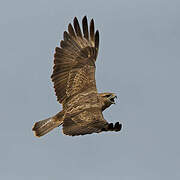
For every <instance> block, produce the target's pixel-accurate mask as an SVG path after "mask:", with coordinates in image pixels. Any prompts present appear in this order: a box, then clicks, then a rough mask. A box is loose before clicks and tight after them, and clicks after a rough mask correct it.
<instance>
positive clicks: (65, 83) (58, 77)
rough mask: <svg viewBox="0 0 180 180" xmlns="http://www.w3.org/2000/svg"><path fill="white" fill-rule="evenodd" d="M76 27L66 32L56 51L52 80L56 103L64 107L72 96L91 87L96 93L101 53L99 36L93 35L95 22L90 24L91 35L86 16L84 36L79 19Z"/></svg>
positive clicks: (69, 28)
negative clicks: (98, 60) (95, 75)
mask: <svg viewBox="0 0 180 180" xmlns="http://www.w3.org/2000/svg"><path fill="white" fill-rule="evenodd" d="M73 25H74V27H73V26H72V25H71V24H69V25H68V32H67V31H64V34H63V40H61V42H60V47H56V49H55V54H54V67H53V74H52V76H51V78H52V81H53V83H54V88H55V93H56V96H57V99H58V101H59V102H60V103H62V104H63V105H64V103H65V102H66V103H67V101H65V100H66V99H68V98H69V97H72V96H73V94H76V93H78V92H81V91H84V90H86V88H89V87H90V86H92V85H93V86H92V87H91V88H92V89H95V90H96V83H95V77H94V74H95V64H94V62H95V60H96V58H97V53H98V47H99V33H98V31H96V34H95V35H94V21H93V20H91V23H90V32H89V31H88V22H87V17H86V16H85V17H84V18H83V20H82V29H83V35H82V32H81V28H80V25H79V22H78V20H77V18H76V17H75V18H74V20H73ZM89 37H90V40H89ZM91 69H92V70H91ZM92 82H93V83H92ZM85 87H86V88H85ZM96 91H97V90H96Z"/></svg>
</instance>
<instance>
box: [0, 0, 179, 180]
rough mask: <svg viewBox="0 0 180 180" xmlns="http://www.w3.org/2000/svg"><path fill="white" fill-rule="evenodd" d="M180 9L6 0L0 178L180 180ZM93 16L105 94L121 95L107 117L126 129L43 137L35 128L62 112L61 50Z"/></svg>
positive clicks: (118, 0) (129, 0)
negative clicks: (57, 62) (56, 82)
mask: <svg viewBox="0 0 180 180" xmlns="http://www.w3.org/2000/svg"><path fill="white" fill-rule="evenodd" d="M179 9H180V1H179V0H171V1H168V0H111V1H103V0H99V1H96V0H91V1H84V0H78V1H70V0H31V1H24V0H16V1H13V0H6V1H5V0H2V1H1V2H0V51H1V53H0V82H1V86H0V87H1V88H0V89H1V93H0V114H1V125H0V142H1V146H0V179H3V180H12V179H13V180H24V179H26V180H32V179H38V180H49V179H53V180H60V179H63V180H70V179H73V180H84V179H85V180H92V179H99V180H109V179H120V180H169V179H173V180H179V179H180V169H179V167H180V143H179V137H180V131H179V127H180V95H179V92H180V80H179V79H180V60H179V59H180V51H179V47H180V33H179V32H180V23H179V19H180V11H179ZM84 15H87V17H88V19H90V18H94V20H95V26H96V27H97V28H98V29H99V31H100V51H99V55H98V60H97V71H96V80H97V87H98V90H99V91H100V92H103V91H112V92H115V93H117V96H118V99H117V100H118V101H117V104H116V105H113V106H111V107H110V108H109V109H108V110H107V111H106V112H105V113H104V116H105V118H106V119H107V120H108V121H110V122H116V121H119V120H120V121H121V122H122V123H123V130H122V131H121V132H120V133H101V134H93V135H87V136H80V137H69V136H64V135H63V134H62V130H61V128H57V129H55V130H54V131H53V132H51V133H50V134H48V135H47V136H45V137H43V138H40V139H38V138H35V137H34V136H33V133H32V131H31V128H32V125H33V123H34V122H35V121H38V120H41V119H45V118H47V117H50V116H52V115H54V114H55V113H57V112H58V111H60V110H61V105H59V104H58V102H57V101H56V97H55V95H54V91H53V86H52V82H51V79H50V76H51V73H52V65H53V53H54V48H55V47H56V46H57V45H59V42H60V40H61V39H62V34H63V31H64V30H66V29H67V25H68V23H69V22H72V19H73V18H74V16H77V17H78V19H80V20H81V19H82V18H83V16H84Z"/></svg>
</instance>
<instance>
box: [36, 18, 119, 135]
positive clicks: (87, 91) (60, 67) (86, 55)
mask: <svg viewBox="0 0 180 180" xmlns="http://www.w3.org/2000/svg"><path fill="white" fill-rule="evenodd" d="M98 49H99V31H98V30H96V32H95V27H94V20H93V19H92V20H91V21H90V25H89V26H88V21H87V17H86V16H85V17H84V18H83V19H82V31H81V27H80V25H79V22H78V20H77V18H76V17H75V18H74V20H73V25H72V24H71V23H70V24H69V25H68V31H64V35H63V40H62V41H61V42H60V47H56V49H55V54H54V67H53V74H52V76H51V78H52V81H53V83H54V89H55V93H56V96H57V100H58V101H59V103H61V104H62V107H63V109H62V111H60V112H59V113H57V114H56V115H55V116H53V117H50V118H48V119H45V120H41V121H39V122H36V123H35V124H34V126H33V128H32V130H33V131H34V133H35V136H37V137H40V136H43V135H45V134H47V133H48V132H50V131H51V130H53V129H54V128H56V127H59V126H60V125H62V129H63V133H64V134H65V135H69V136H77V135H85V134H91V133H100V132H107V131H120V130H121V128H122V124H120V123H119V122H116V123H115V124H113V123H108V122H107V121H106V120H105V119H104V117H103V114H102V112H103V111H104V110H105V109H106V108H108V107H109V106H111V105H112V104H115V101H114V99H115V98H116V95H115V94H114V93H98V92H97V88H96V80H95V69H96V66H95V62H96V58H97V55H98Z"/></svg>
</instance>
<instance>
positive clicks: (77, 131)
mask: <svg viewBox="0 0 180 180" xmlns="http://www.w3.org/2000/svg"><path fill="white" fill-rule="evenodd" d="M107 126H108V122H107V121H106V120H105V119H104V118H103V115H102V112H101V110H100V109H99V108H89V109H84V110H82V111H81V112H79V113H78V114H77V115H75V116H73V117H68V116H67V117H66V119H65V120H64V122H63V133H64V134H66V135H70V136H77V135H85V134H91V133H100V132H102V131H103V129H106V128H107Z"/></svg>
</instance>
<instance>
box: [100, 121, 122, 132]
mask: <svg viewBox="0 0 180 180" xmlns="http://www.w3.org/2000/svg"><path fill="white" fill-rule="evenodd" d="M121 129H122V124H120V123H119V122H116V123H115V125H113V123H109V124H108V125H107V126H106V127H105V128H102V129H101V131H116V132H117V131H120V130H121Z"/></svg>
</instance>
